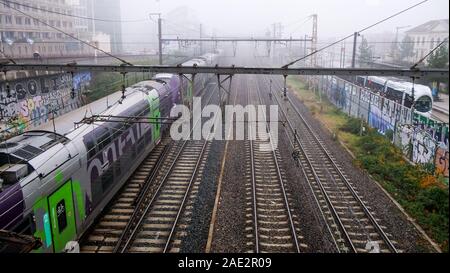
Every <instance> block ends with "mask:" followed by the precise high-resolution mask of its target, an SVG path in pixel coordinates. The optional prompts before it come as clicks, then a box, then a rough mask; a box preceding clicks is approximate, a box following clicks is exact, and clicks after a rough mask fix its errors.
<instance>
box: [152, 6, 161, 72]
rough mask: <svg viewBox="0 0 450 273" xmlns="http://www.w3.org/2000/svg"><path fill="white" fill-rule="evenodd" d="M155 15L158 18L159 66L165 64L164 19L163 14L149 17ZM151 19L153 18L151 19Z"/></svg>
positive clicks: (157, 13) (156, 13) (154, 13)
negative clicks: (163, 50) (163, 53)
mask: <svg viewBox="0 0 450 273" xmlns="http://www.w3.org/2000/svg"><path fill="white" fill-rule="evenodd" d="M153 15H157V16H158V51H159V52H158V55H159V65H162V64H163V58H162V26H161V24H162V19H161V13H159V12H153V13H150V14H149V16H150V17H152V16H153ZM150 19H151V18H150Z"/></svg>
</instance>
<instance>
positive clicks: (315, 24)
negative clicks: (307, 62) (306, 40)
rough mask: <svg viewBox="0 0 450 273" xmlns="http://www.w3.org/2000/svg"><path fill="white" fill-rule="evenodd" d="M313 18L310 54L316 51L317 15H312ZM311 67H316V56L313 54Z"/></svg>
mask: <svg viewBox="0 0 450 273" xmlns="http://www.w3.org/2000/svg"><path fill="white" fill-rule="evenodd" d="M312 18H313V28H312V37H311V38H312V40H311V52H315V51H316V50H317V14H313V15H312ZM311 66H312V67H315V66H317V55H316V54H314V55H312V56H311Z"/></svg>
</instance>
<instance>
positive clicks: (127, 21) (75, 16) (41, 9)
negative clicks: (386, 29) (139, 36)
mask: <svg viewBox="0 0 450 273" xmlns="http://www.w3.org/2000/svg"><path fill="white" fill-rule="evenodd" d="M5 2H7V3H11V4H15V5H18V6H22V7H27V8H30V9H32V10H40V11H43V12H48V13H53V14H58V15H63V16H67V17H74V18H79V19H86V20H91V21H100V22H110V23H137V22H144V21H148V19H136V20H113V19H98V18H93V17H87V16H81V15H74V14H68V13H64V12H58V11H52V10H48V9H44V8H39V7H33V6H30V5H27V4H22V3H18V2H14V1H9V0H5Z"/></svg>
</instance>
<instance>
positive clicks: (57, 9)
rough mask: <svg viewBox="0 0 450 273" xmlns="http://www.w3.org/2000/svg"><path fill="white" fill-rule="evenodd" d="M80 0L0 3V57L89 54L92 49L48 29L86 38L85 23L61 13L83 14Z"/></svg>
mask: <svg viewBox="0 0 450 273" xmlns="http://www.w3.org/2000/svg"><path fill="white" fill-rule="evenodd" d="M80 1H81V2H80ZM80 1H73V0H32V1H31V0H11V1H7V2H6V3H2V4H0V38H1V39H0V50H1V51H2V52H3V54H0V56H1V55H3V56H2V57H4V55H7V56H9V57H11V58H16V59H17V58H19V59H21V58H25V59H27V58H55V57H67V56H85V55H92V52H93V50H92V48H90V47H89V46H87V45H83V44H82V43H80V42H79V41H76V40H74V39H73V38H71V37H69V36H67V35H65V34H63V33H62V32H61V31H58V30H56V29H53V28H52V27H55V28H58V29H60V30H62V31H64V32H66V33H69V34H71V35H74V36H76V37H79V38H81V39H83V40H85V41H90V39H91V38H90V35H89V30H88V27H87V25H88V23H87V22H85V20H76V18H74V17H71V16H65V15H64V14H67V15H75V14H76V15H83V14H87V11H86V7H84V6H83V2H82V1H83V0H80Z"/></svg>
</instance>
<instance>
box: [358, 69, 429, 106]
mask: <svg viewBox="0 0 450 273" xmlns="http://www.w3.org/2000/svg"><path fill="white" fill-rule="evenodd" d="M356 84H358V85H360V86H362V87H365V88H369V89H370V90H372V91H374V92H377V93H379V94H381V95H382V96H383V97H386V98H387V99H390V100H393V101H395V102H397V103H399V104H401V105H403V106H406V107H408V108H411V107H412V105H413V102H414V110H415V111H417V112H419V113H421V114H423V115H430V114H431V111H432V110H433V95H432V91H431V89H430V88H429V87H428V86H425V85H421V84H414V86H413V84H412V83H411V82H407V81H404V80H401V79H398V78H393V77H389V78H386V77H377V76H358V77H356ZM413 87H414V99H413Z"/></svg>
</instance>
